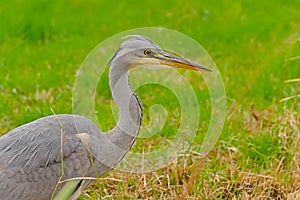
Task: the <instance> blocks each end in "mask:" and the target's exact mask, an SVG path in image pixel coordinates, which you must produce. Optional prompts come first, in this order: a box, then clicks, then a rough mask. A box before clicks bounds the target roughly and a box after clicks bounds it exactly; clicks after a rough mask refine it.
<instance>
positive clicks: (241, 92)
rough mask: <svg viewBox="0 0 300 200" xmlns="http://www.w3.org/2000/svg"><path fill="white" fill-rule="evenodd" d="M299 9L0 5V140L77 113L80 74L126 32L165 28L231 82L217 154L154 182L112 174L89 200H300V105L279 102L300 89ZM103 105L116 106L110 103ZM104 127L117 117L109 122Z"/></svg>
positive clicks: (261, 4)
mask: <svg viewBox="0 0 300 200" xmlns="http://www.w3.org/2000/svg"><path fill="white" fill-rule="evenodd" d="M299 7H300V2H299V1H288V2H285V1H247V0H244V1H231V0H230V1H214V2H212V1H197V2H196V1H195V2H193V3H191V2H174V1H170V2H167V1H166V2H162V1H155V0H154V1H151V2H145V1H127V2H126V1H123V2H117V3H108V1H107V2H106V1H102V2H100V1H96V0H95V1H89V2H86V1H80V0H74V1H68V2H64V1H38V0H32V1H30V2H29V1H18V0H11V1H8V0H3V1H0V27H1V28H0V74H1V75H0V99H1V104H0V124H1V126H0V134H4V133H5V132H7V131H9V130H11V129H13V128H14V127H17V126H19V125H21V124H24V123H26V122H29V121H32V120H34V119H36V118H38V117H42V116H45V115H50V114H51V110H50V107H52V108H53V109H54V110H55V112H56V113H71V112H72V107H71V106H72V101H71V98H72V87H73V83H74V80H75V72H76V70H77V69H78V68H79V66H80V64H81V62H82V61H83V59H84V58H85V57H86V55H87V54H88V53H89V52H90V50H91V49H92V48H93V47H95V46H96V45H97V44H98V43H99V42H101V41H102V40H104V39H106V38H107V37H109V36H111V35H113V34H116V33H118V32H120V31H124V30H127V29H131V28H136V27H144V26H162V27H166V28H171V29H175V30H177V31H180V32H182V33H185V34H187V35H189V36H190V37H192V38H194V39H195V40H197V41H198V42H199V43H200V44H202V45H203V47H204V48H205V49H206V50H207V51H208V52H209V53H210V55H211V56H212V58H213V59H214V61H215V62H216V64H217V66H218V67H219V70H220V71H221V73H222V77H223V80H224V84H225V87H226V92H227V98H228V99H227V118H226V125H225V127H224V130H223V134H222V136H221V138H220V140H219V143H218V144H217V145H216V146H215V149H214V150H213V151H212V152H211V153H210V154H209V155H208V156H207V157H206V158H205V159H199V158H198V157H197V155H194V154H193V153H192V152H191V153H190V156H188V157H187V158H180V159H179V160H178V162H176V163H174V164H172V165H170V166H168V167H166V168H164V169H161V170H158V171H156V172H153V173H147V174H126V173H120V172H117V171H113V172H111V173H110V174H108V175H107V176H105V177H104V178H103V179H100V180H99V181H97V182H96V183H95V184H94V185H93V186H92V187H90V188H89V189H88V190H87V191H86V192H85V194H83V196H82V199H86V198H87V199H89V198H90V199H96V198H97V197H102V198H103V199H104V198H105V197H106V198H114V199H138V198H140V199H159V198H161V199H174V198H176V199H179V198H182V199H247V198H248V199H254V198H256V199H295V198H296V197H298V198H300V168H299V167H300V165H299V163H300V152H299V151H300V140H299V139H300V133H299V121H300V116H299V114H298V113H299V100H297V99H296V98H294V99H292V100H289V101H285V102H280V100H281V99H283V98H285V97H289V96H294V95H297V94H298V90H299V89H298V85H297V83H285V82H284V81H285V80H289V79H293V78H299V77H300V67H299V65H300V59H299V57H297V56H299V55H300V41H297V40H296V39H298V38H300V33H299V31H300V24H299V19H300V13H299ZM291 58H294V59H291ZM297 58H298V59H297ZM195 84H197V83H195ZM149 90H150V91H149ZM146 92H148V93H150V92H151V87H150V88H148V90H147V88H146V89H144V90H143V91H137V93H138V95H139V96H141V99H142V101H143V105H144V106H146V107H147V105H151V103H152V101H153V100H151V98H149V97H147V94H145V93H146ZM98 95H99V97H101V99H102V100H101V101H99V102H98V103H99V104H101V105H104V107H105V106H106V107H110V101H109V99H110V94H109V93H108V94H105V95H102V94H101V93H100V94H98ZM155 96H156V97H157V98H159V97H162V96H163V91H161V93H160V92H159V91H158V92H156V93H155ZM166 101H167V100H166ZM199 101H200V100H199ZM145 111H146V112H147V109H146V110H145ZM170 112H172V111H170ZM103 116H104V117H103V119H109V118H112V117H111V113H110V111H107V114H106V113H105V114H104V115H103ZM107 116H108V117H107ZM146 116H147V114H146ZM110 122H111V123H110ZM113 126H114V123H113V121H107V122H106V123H105V124H104V128H105V129H109V128H110V127H113ZM170 126H172V124H170ZM162 134H164V133H162ZM199 134H200V133H199Z"/></svg>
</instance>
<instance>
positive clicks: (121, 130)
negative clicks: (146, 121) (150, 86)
mask: <svg viewBox="0 0 300 200" xmlns="http://www.w3.org/2000/svg"><path fill="white" fill-rule="evenodd" d="M109 80H110V83H109V84H110V89H111V92H112V97H113V100H114V101H115V103H116V104H117V105H118V107H119V120H118V122H117V125H116V127H115V128H114V129H113V130H111V131H109V132H108V133H107V136H108V137H109V139H110V141H111V142H113V143H114V144H115V145H117V146H118V147H119V148H121V149H123V150H125V151H126V152H127V151H129V149H130V148H131V147H132V145H133V143H134V142H135V140H136V138H137V136H138V134H139V130H140V126H141V120H142V107H141V103H140V101H139V99H138V97H137V96H136V95H135V94H134V92H133V91H132V89H131V87H130V84H129V78H128V68H127V67H126V66H120V64H118V63H112V65H111V68H110V73H109Z"/></svg>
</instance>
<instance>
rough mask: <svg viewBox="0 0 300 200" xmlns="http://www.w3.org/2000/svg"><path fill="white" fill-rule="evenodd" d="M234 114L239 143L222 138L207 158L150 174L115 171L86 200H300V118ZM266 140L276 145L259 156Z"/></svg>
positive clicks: (188, 159) (287, 112)
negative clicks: (235, 115)
mask: <svg viewBox="0 0 300 200" xmlns="http://www.w3.org/2000/svg"><path fill="white" fill-rule="evenodd" d="M235 109H236V108H231V112H232V113H235V114H237V113H241V114H240V115H241V116H242V117H241V119H242V122H241V123H240V124H241V127H240V128H237V129H235V131H236V133H234V134H231V135H230V137H229V138H232V135H234V136H236V137H237V139H236V140H231V139H227V138H226V137H224V139H223V138H221V140H220V142H219V144H217V146H216V148H215V149H214V150H213V151H212V152H210V154H209V155H208V156H207V157H206V158H204V159H200V158H199V157H197V155H196V154H194V153H192V152H188V156H185V157H180V158H179V159H178V160H177V162H174V163H173V164H172V165H170V166H168V167H166V168H163V169H160V170H157V171H154V172H151V173H144V174H129V173H121V172H118V171H116V170H114V171H112V172H111V173H109V174H107V175H106V176H105V177H103V178H101V179H99V180H98V181H96V182H95V184H93V186H91V187H90V188H89V189H88V190H86V191H85V193H84V194H83V196H82V198H87V199H300V133H299V122H300V116H299V115H298V113H297V112H296V111H292V110H289V109H284V110H283V111H282V112H281V113H277V112H276V111H275V109H272V108H270V109H267V110H264V111H261V112H259V111H257V110H255V109H254V107H253V106H249V111H248V112H247V111H242V110H240V111H233V110H235ZM228 118H230V114H229V115H228ZM230 120H231V122H228V123H229V124H230V123H236V121H235V120H234V119H233V118H232V117H231V118H230ZM228 129H230V128H228ZM230 131H232V130H230ZM261 135H264V137H263V140H262V141H260V140H261V139H260V137H261ZM239 137H240V138H239ZM242 137H249V138H252V139H250V140H243V139H241V138H242ZM264 139H266V140H267V141H266V145H267V143H268V141H271V142H273V143H272V145H273V146H271V147H270V148H271V150H270V151H269V150H268V149H267V150H266V152H264V151H261V152H260V153H261V154H262V155H261V157H260V155H259V154H257V152H255V150H256V149H258V150H260V148H261V147H264V146H265V145H264V142H265V141H264ZM257 141H260V142H262V144H261V143H259V142H258V143H256V142H257Z"/></svg>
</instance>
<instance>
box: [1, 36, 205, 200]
mask: <svg viewBox="0 0 300 200" xmlns="http://www.w3.org/2000/svg"><path fill="white" fill-rule="evenodd" d="M149 64H150V65H151V64H154V65H157V64H160V65H167V66H171V67H177V68H187V69H192V70H204V71H210V70H209V69H207V68H204V67H202V66H200V65H198V64H196V63H193V62H191V61H188V60H186V59H184V58H180V57H178V56H174V55H171V54H169V53H165V52H164V51H163V50H162V49H161V48H160V47H159V46H157V45H156V44H155V43H154V42H152V41H151V40H150V39H149V38H146V37H144V36H140V35H132V36H129V38H128V39H127V40H126V41H124V42H123V43H122V44H121V45H120V48H119V49H118V50H117V51H116V53H115V54H114V56H113V57H112V59H111V61H110V62H109V65H110V72H109V85H110V89H111V91H112V97H113V100H114V101H115V103H116V104H117V105H118V107H119V120H118V122H117V124H116V126H115V128H113V129H112V130H110V131H108V132H107V133H102V132H101V131H99V129H98V128H97V126H96V125H95V124H94V123H93V122H92V121H90V120H89V119H87V118H86V117H83V116H78V115H72V114H59V115H52V116H47V117H43V118H40V119H37V120H35V121H33V122H30V123H27V124H24V125H22V126H19V127H17V128H15V129H13V130H11V131H9V132H8V133H6V134H4V135H3V136H1V137H0V199H2V200H3V199H9V200H13V199H18V200H27V199H35V200H38V199H50V198H51V197H52V196H53V194H57V193H58V192H59V191H60V190H61V189H62V188H63V187H64V185H65V184H66V183H67V182H63V183H60V184H58V182H59V180H60V178H62V180H66V179H71V178H76V177H100V176H102V175H103V174H105V173H106V172H108V171H109V170H111V169H113V168H114V167H116V165H117V164H118V163H119V162H120V161H121V160H122V158H123V157H124V156H125V154H126V153H127V152H128V151H129V150H130V149H131V147H132V145H133V144H134V142H135V140H136V139H137V136H138V134H139V130H140V126H141V121H142V106H141V102H140V100H139V99H138V97H137V96H136V95H135V93H134V92H133V91H132V89H131V87H130V84H129V80H128V71H129V70H130V69H131V68H133V67H136V66H142V65H149ZM62 131H63V138H62V137H61V136H62ZM62 163H63V168H62ZM62 173H63V174H62ZM62 175H63V176H62ZM91 182H92V180H90V179H84V178H82V179H79V180H78V181H77V182H76V184H75V186H74V187H73V189H72V191H71V193H70V195H69V199H76V198H77V197H78V196H79V195H80V193H81V192H82V191H83V190H84V189H85V188H86V187H87V186H88V185H90V183H91ZM56 186H57V187H56ZM55 188H56V189H57V190H54V189H55Z"/></svg>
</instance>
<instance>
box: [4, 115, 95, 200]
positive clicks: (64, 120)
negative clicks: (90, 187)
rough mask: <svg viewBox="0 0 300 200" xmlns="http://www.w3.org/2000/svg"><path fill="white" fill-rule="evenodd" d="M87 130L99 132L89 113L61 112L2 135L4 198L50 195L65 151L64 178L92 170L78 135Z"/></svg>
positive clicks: (86, 152)
mask: <svg viewBox="0 0 300 200" xmlns="http://www.w3.org/2000/svg"><path fill="white" fill-rule="evenodd" d="M83 132H84V133H87V134H97V133H99V130H98V129H97V127H96V126H95V125H94V124H93V123H92V122H91V121H90V120H88V119H87V118H85V117H81V116H76V115H57V116H48V117H44V118H40V119H38V120H36V121H33V122H31V123H28V124H25V125H22V126H20V127H18V128H16V129H14V130H12V131H10V132H8V133H7V134H5V135H4V136H2V137H0V197H1V199H49V198H50V197H51V194H52V192H53V189H54V188H55V185H56V184H57V182H58V180H59V178H60V176H61V175H62V170H61V169H62V168H61V166H62V162H61V152H62V153H63V155H62V156H63V163H64V176H63V179H69V178H74V177H83V176H85V175H86V173H89V172H88V171H90V168H91V162H90V156H89V154H88V151H87V150H86V147H85V146H84V144H83V143H82V141H81V140H80V139H79V138H78V137H77V134H79V133H83ZM61 134H63V141H62V142H63V148H62V149H61V139H62V137H61ZM60 186H62V185H60Z"/></svg>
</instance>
